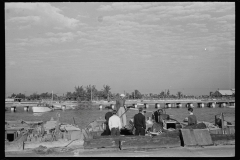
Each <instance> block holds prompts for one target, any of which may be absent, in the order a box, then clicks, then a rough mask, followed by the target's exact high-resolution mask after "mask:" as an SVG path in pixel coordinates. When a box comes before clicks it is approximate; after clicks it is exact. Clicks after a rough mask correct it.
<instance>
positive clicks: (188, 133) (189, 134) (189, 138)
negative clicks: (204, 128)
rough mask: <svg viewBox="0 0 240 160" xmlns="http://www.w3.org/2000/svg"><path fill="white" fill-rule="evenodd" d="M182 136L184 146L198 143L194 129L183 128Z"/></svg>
mask: <svg viewBox="0 0 240 160" xmlns="http://www.w3.org/2000/svg"><path fill="white" fill-rule="evenodd" d="M181 133H182V138H183V142H184V146H185V145H186V146H195V145H197V141H196V139H195V136H194V133H193V130H190V129H181Z"/></svg>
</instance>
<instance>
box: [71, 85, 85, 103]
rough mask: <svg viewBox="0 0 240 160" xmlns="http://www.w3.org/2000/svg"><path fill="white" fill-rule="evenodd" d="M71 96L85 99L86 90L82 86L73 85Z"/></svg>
mask: <svg viewBox="0 0 240 160" xmlns="http://www.w3.org/2000/svg"><path fill="white" fill-rule="evenodd" d="M72 97H74V98H75V99H78V100H85V97H86V91H85V90H84V88H83V86H81V87H79V86H78V87H75V92H74V93H73V95H72Z"/></svg>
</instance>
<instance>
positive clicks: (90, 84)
mask: <svg viewBox="0 0 240 160" xmlns="http://www.w3.org/2000/svg"><path fill="white" fill-rule="evenodd" d="M90 87H91V102H92V86H91V84H90Z"/></svg>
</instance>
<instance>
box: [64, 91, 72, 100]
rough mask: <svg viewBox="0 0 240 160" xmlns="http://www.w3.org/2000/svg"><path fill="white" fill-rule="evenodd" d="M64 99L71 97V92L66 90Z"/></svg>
mask: <svg viewBox="0 0 240 160" xmlns="http://www.w3.org/2000/svg"><path fill="white" fill-rule="evenodd" d="M65 97H66V99H68V100H69V99H71V98H72V93H71V92H67V94H66V95H65Z"/></svg>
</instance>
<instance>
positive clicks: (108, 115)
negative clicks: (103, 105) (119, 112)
mask: <svg viewBox="0 0 240 160" xmlns="http://www.w3.org/2000/svg"><path fill="white" fill-rule="evenodd" d="M112 115H113V114H112V112H107V113H106V114H105V119H106V122H107V124H108V121H109V118H110V117H111V116H112Z"/></svg>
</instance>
